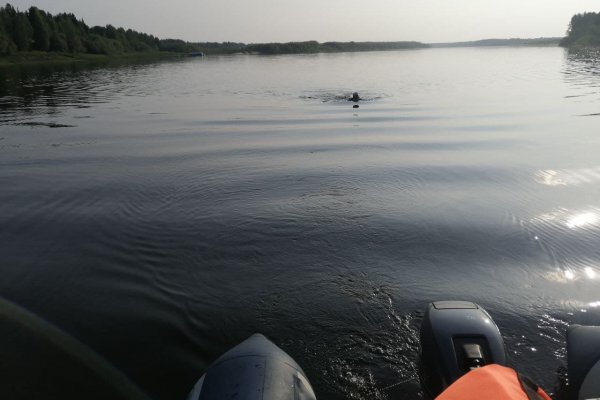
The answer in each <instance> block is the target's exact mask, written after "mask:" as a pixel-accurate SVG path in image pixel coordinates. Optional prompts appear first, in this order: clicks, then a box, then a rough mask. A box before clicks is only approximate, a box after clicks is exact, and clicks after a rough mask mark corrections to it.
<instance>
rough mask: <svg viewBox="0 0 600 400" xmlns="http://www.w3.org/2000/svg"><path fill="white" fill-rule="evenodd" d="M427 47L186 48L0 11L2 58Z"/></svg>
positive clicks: (65, 19)
mask: <svg viewBox="0 0 600 400" xmlns="http://www.w3.org/2000/svg"><path fill="white" fill-rule="evenodd" d="M418 47H427V45H424V44H422V43H418V42H327V43H318V42H316V41H306V42H289V43H257V44H244V43H232V42H224V43H211V42H199V43H190V42H185V41H183V40H179V39H158V38H157V37H155V36H152V35H149V34H146V33H140V32H136V31H134V30H131V29H124V28H116V27H114V26H112V25H106V26H94V27H89V26H88V25H86V23H85V22H84V21H83V20H81V19H77V18H76V17H75V15H73V14H67V13H62V14H58V15H52V14H50V13H47V12H45V11H43V10H40V9H38V8H37V7H31V8H29V10H27V11H19V10H17V9H15V8H14V7H13V6H11V5H10V4H7V5H6V6H4V7H0V56H7V55H12V54H19V53H26V52H32V51H37V52H43V53H61V54H64V53H71V54H82V53H83V54H86V53H87V54H104V55H119V54H127V53H152V52H153V53H159V52H173V53H197V52H202V53H205V54H229V53H259V54H290V53H319V52H342V51H370V50H398V49H409V48H418Z"/></svg>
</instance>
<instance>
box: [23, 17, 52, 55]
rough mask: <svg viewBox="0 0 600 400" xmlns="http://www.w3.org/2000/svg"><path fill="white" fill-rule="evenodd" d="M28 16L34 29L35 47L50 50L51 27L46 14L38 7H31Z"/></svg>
mask: <svg viewBox="0 0 600 400" xmlns="http://www.w3.org/2000/svg"><path fill="white" fill-rule="evenodd" d="M28 16H29V23H30V24H31V27H32V29H33V48H34V49H36V50H40V51H48V50H50V28H49V27H48V23H47V21H46V14H45V13H44V12H43V11H40V10H39V9H38V8H37V7H31V8H30V9H29V13H28Z"/></svg>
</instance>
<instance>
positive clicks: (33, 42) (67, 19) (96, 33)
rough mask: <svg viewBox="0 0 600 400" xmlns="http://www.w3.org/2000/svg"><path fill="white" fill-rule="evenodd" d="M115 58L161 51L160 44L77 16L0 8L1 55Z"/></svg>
mask: <svg viewBox="0 0 600 400" xmlns="http://www.w3.org/2000/svg"><path fill="white" fill-rule="evenodd" d="M34 50H35V51H43V52H63V53H67V52H68V53H91V54H115V53H128V52H148V51H160V50H161V49H160V40H159V39H158V38H156V37H154V36H152V35H148V34H146V33H140V32H136V31H134V30H131V29H127V30H125V29H123V28H115V27H114V26H112V25H106V26H104V27H102V26H94V27H89V26H88V25H86V24H85V22H83V20H78V19H77V18H76V17H75V15H73V14H67V13H61V14H58V15H54V16H53V15H51V14H50V13H47V12H45V11H43V10H40V9H38V8H37V7H31V8H29V10H27V11H24V12H22V11H18V10H16V9H15V8H14V7H13V6H11V5H10V4H7V5H6V6H4V7H1V8H0V55H9V54H13V53H17V52H24V51H34Z"/></svg>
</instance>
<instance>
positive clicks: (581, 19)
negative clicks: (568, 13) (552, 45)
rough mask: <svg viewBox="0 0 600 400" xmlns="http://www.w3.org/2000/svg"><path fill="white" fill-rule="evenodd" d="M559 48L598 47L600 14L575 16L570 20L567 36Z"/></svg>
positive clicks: (590, 13)
mask: <svg viewBox="0 0 600 400" xmlns="http://www.w3.org/2000/svg"><path fill="white" fill-rule="evenodd" d="M560 45H561V46H565V47H579V46H600V13H594V12H589V13H583V14H576V15H574V16H573V18H571V23H570V24H569V30H568V31H567V36H566V37H565V38H564V39H563V40H561V42H560Z"/></svg>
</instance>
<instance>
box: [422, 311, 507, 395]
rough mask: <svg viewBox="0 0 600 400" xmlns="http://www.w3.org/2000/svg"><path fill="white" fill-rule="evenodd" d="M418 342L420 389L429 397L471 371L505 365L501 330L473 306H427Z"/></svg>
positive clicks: (486, 315) (487, 316)
mask: <svg viewBox="0 0 600 400" xmlns="http://www.w3.org/2000/svg"><path fill="white" fill-rule="evenodd" d="M420 339H421V353H420V365H419V376H420V379H421V387H422V388H423V391H424V392H425V394H426V395H428V396H429V397H431V398H434V397H436V396H438V395H439V394H440V393H441V392H442V391H443V390H444V389H446V388H447V387H448V386H450V385H451V384H452V383H453V382H454V381H456V380H457V379H458V378H460V377H461V376H463V375H464V374H466V373H467V372H469V371H470V370H472V369H474V368H479V367H482V366H484V365H488V364H499V365H506V351H505V348H504V341H503V340H502V336H501V335H500V330H499V329H498V327H497V326H496V324H495V322H494V320H493V319H492V317H490V315H489V314H488V313H487V312H486V311H485V310H484V309H483V308H482V307H480V306H478V305H477V304H475V303H471V302H467V301H436V302H433V303H430V304H429V306H428V307H427V310H426V312H425V316H424V317H423V322H422V323H421V332H420Z"/></svg>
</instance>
